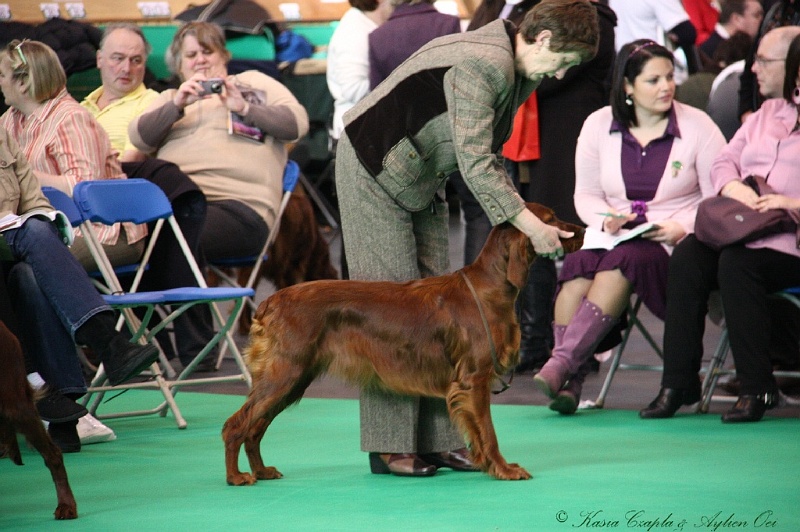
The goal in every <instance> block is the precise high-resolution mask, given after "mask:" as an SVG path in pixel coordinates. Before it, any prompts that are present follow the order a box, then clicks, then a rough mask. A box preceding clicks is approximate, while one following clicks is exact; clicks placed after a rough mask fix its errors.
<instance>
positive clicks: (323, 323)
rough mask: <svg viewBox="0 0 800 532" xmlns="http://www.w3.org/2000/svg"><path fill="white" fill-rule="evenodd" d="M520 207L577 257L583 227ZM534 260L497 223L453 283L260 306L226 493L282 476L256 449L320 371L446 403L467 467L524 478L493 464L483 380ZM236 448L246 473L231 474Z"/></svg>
mask: <svg viewBox="0 0 800 532" xmlns="http://www.w3.org/2000/svg"><path fill="white" fill-rule="evenodd" d="M528 208H529V209H530V210H531V211H533V213H534V214H536V215H537V216H538V217H539V218H540V219H541V220H543V221H544V222H546V223H548V224H550V225H554V226H557V227H559V228H561V229H564V230H566V231H572V232H574V233H575V236H574V237H573V238H570V239H569V240H565V241H563V242H562V244H563V246H564V249H565V251H567V252H570V251H575V250H577V249H579V248H580V247H581V244H582V242H583V229H582V228H580V227H578V226H575V225H572V224H567V223H564V222H561V221H559V220H558V219H556V217H555V215H554V214H553V211H552V210H550V209H548V208H547V207H543V206H541V205H537V204H534V203H529V204H528ZM535 257H536V255H535V253H534V250H533V246H532V245H531V243H530V240H529V239H528V238H527V237H526V236H525V235H524V234H523V233H521V232H520V231H519V230H517V229H516V228H515V227H514V226H512V225H511V224H510V223H504V224H501V225H499V226H497V227H495V228H494V229H493V230H492V232H491V234H490V235H489V238H488V240H487V242H486V245H485V246H484V248H483V250H482V251H481V254H480V256H479V257H478V258H477V260H476V261H475V262H474V263H473V264H471V265H469V266H466V267H465V268H463V269H462V270H459V271H458V272H455V273H451V274H448V275H443V276H440V277H429V278H426V279H420V280H416V281H410V282H406V283H391V282H368V281H314V282H309V283H303V284H299V285H296V286H292V287H290V288H286V289H284V290H280V291H278V292H276V293H275V294H274V295H272V296H271V297H270V298H268V299H267V300H266V301H264V302H262V303H261V305H260V306H259V308H258V311H257V312H256V315H255V317H254V320H253V325H252V327H251V329H250V344H249V346H248V348H247V349H246V351H245V352H246V356H247V358H248V365H249V367H250V371H251V372H252V376H253V389H252V390H251V391H250V394H249V396H248V397H247V400H246V401H245V403H244V405H243V406H242V408H241V409H239V411H238V412H236V413H235V414H233V415H232V416H231V417H230V418H229V419H228V420H227V422H226V423H225V426H224V427H223V429H222V439H223V440H224V442H225V467H226V470H227V481H228V484H232V485H237V486H238V485H243V484H253V483H254V482H256V480H270V479H276V478H281V476H282V474H281V473H280V472H279V471H278V470H277V469H275V468H274V467H267V466H265V465H264V462H263V460H262V458H261V449H260V444H261V439H262V438H263V437H264V434H265V432H266V430H267V428H268V427H269V425H270V423H271V422H272V420H273V419H274V418H275V416H277V415H278V414H280V413H281V412H282V411H283V410H284V409H285V408H286V407H287V406H289V405H291V404H293V403H295V402H297V401H299V400H300V398H301V397H302V396H303V393H304V392H305V389H306V388H307V387H308V385H309V384H311V382H312V381H313V380H314V379H316V378H317V377H318V376H319V375H321V374H322V373H325V372H330V373H333V374H335V375H338V376H340V377H343V378H344V379H346V380H348V381H350V382H353V383H356V384H358V385H360V386H362V387H364V386H381V387H383V388H385V389H387V390H391V391H393V392H397V393H400V394H403V395H418V396H428V397H442V398H445V399H446V401H447V407H448V411H449V413H450V417H451V419H452V420H453V422H454V423H455V425H456V426H457V427H458V428H459V429H460V430H461V432H462V433H463V434H465V436H466V438H467V441H468V443H469V447H470V457H471V459H472V461H473V462H474V463H475V465H476V466H478V467H480V468H481V469H482V470H483V471H486V472H487V473H488V474H490V475H492V476H493V477H495V478H499V479H504V480H522V479H529V478H530V474H529V473H528V472H527V471H525V469H523V468H522V467H520V466H519V465H517V464H509V463H507V462H506V461H505V459H504V458H503V456H502V455H501V454H500V450H499V448H498V445H497V437H496V435H495V431H494V426H493V425H492V418H491V414H490V411H489V403H490V400H489V398H490V388H491V385H492V382H493V381H494V380H495V379H496V378H497V377H498V376H499V375H501V374H502V373H504V372H505V371H506V370H508V369H511V368H513V367H514V366H515V365H516V364H517V362H518V358H519V340H520V332H519V325H518V323H517V318H516V314H515V312H514V302H515V300H516V298H517V294H518V293H519V290H520V288H521V287H522V286H523V285H524V284H525V281H526V279H527V275H528V270H529V268H530V265H531V263H532V262H533V260H534V258H535ZM466 279H468V280H469V284H468V282H467V281H466ZM470 284H471V285H472V287H473V288H474V290H475V294H476V296H477V299H476V296H473V293H472V291H471V289H470V286H469V285H470ZM479 305H480V308H482V310H483V315H484V316H485V320H486V321H485V322H484V319H483V318H482V316H481V311H480V310H479ZM487 330H488V331H487ZM487 332H489V333H490V336H491V337H489V335H488V334H487ZM493 351H494V353H493ZM242 445H244V448H245V452H246V453H247V458H248V460H249V462H250V468H251V470H252V473H243V472H241V471H239V451H240V448H241V446H242Z"/></svg>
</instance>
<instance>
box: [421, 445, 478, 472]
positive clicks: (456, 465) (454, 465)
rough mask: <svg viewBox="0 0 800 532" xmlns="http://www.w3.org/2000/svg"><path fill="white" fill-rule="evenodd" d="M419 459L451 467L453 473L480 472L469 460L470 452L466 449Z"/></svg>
mask: <svg viewBox="0 0 800 532" xmlns="http://www.w3.org/2000/svg"><path fill="white" fill-rule="evenodd" d="M419 457H420V458H422V460H424V461H425V462H427V463H429V464H431V465H434V466H436V467H449V468H450V469H452V470H453V471H480V469H478V468H477V467H475V464H473V463H472V460H470V459H469V451H467V450H466V449H464V448H462V449H456V450H455V451H444V452H441V453H431V454H421V455H419Z"/></svg>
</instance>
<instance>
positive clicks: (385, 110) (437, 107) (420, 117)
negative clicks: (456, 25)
mask: <svg viewBox="0 0 800 532" xmlns="http://www.w3.org/2000/svg"><path fill="white" fill-rule="evenodd" d="M515 35H516V29H515V27H514V25H513V24H511V23H510V22H506V21H503V20H498V21H495V22H493V23H491V24H488V25H486V26H485V27H483V28H481V29H480V30H477V31H474V32H467V33H461V34H456V35H447V36H445V37H440V38H438V39H434V40H433V41H431V42H430V43H428V44H427V45H425V46H424V47H422V48H421V49H420V50H419V51H418V52H417V53H415V54H414V55H412V56H411V57H410V58H409V59H408V60H407V61H405V62H404V63H403V64H402V65H400V67H398V68H397V69H396V70H395V71H394V72H392V74H391V75H390V76H389V77H388V78H387V79H386V80H385V81H384V82H383V83H381V84H380V85H378V86H377V87H376V88H375V90H374V91H372V92H371V93H370V94H368V95H367V96H366V97H365V98H364V99H362V100H361V101H360V102H359V103H357V104H356V105H355V106H354V107H353V108H352V109H351V110H350V111H348V112H347V113H346V114H345V116H344V122H345V134H346V135H347V136H348V138H349V139H350V142H351V143H352V145H353V148H354V150H355V152H356V155H357V156H358V159H359V161H360V162H361V164H362V165H363V166H364V168H365V169H366V170H367V171H368V172H369V174H370V175H372V176H373V177H374V178H375V180H376V181H377V182H378V183H379V184H380V185H381V187H383V189H384V190H385V191H386V193H387V194H388V195H389V196H390V197H391V198H393V199H394V200H395V201H396V202H397V203H398V204H399V205H400V206H401V207H402V208H404V209H406V210H408V211H411V212H417V211H420V210H422V209H425V208H427V207H428V206H430V205H431V204H432V202H433V200H434V198H435V196H436V193H437V191H438V190H440V188H441V187H442V186H443V184H444V181H445V180H446V179H447V176H449V175H450V174H451V173H453V172H455V171H456V170H460V171H461V174H462V175H463V177H464V181H465V182H466V183H467V185H468V186H469V188H470V190H471V191H472V193H473V194H474V195H475V197H476V198H477V200H478V202H479V203H480V204H481V206H482V207H483V210H484V211H485V212H486V213H487V214H488V215H489V219H490V220H491V221H492V223H493V224H498V223H501V222H504V221H506V220H508V219H509V218H512V217H514V216H516V215H517V214H519V213H520V212H521V211H522V209H523V208H524V204H523V201H522V199H521V198H520V197H519V194H517V192H516V190H515V188H514V185H513V184H512V183H511V181H510V180H509V178H508V175H507V174H506V172H505V170H504V169H503V164H502V161H501V160H500V159H499V158H498V156H497V155H496V154H497V153H498V151H499V150H500V148H501V147H502V145H503V143H504V142H505V141H506V140H507V139H508V137H509V135H510V133H511V126H512V123H513V119H514V113H516V111H517V108H518V107H519V105H520V103H521V102H522V101H524V100H525V99H526V98H527V97H528V96H529V95H530V93H531V92H532V91H533V90H534V89H535V88H536V85H537V83H536V82H533V81H531V80H528V79H527V78H525V77H523V76H521V75H518V74H517V72H516V70H515V68H514V42H515Z"/></svg>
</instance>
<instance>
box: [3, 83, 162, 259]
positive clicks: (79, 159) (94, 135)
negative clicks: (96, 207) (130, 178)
mask: <svg viewBox="0 0 800 532" xmlns="http://www.w3.org/2000/svg"><path fill="white" fill-rule="evenodd" d="M0 125H2V127H4V128H5V129H6V130H8V132H9V133H10V134H11V136H12V137H14V139H16V141H17V143H19V145H20V147H21V148H22V151H23V152H24V153H25V156H26V157H27V159H28V161H29V162H30V164H31V167H32V168H33V170H34V172H35V173H36V174H37V175H40V174H48V175H51V176H58V177H60V178H62V179H63V180H64V182H65V183H64V184H65V185H66V186H61V187H59V188H61V189H63V190H65V191H68V192H69V193H70V194H72V189H73V188H74V187H75V185H76V184H77V183H79V182H81V181H88V180H93V179H125V178H126V176H125V174H124V173H123V171H122V167H121V166H120V163H119V161H118V160H117V153H116V152H114V151H113V150H112V148H111V142H110V141H109V139H108V135H107V134H106V132H105V131H104V130H103V128H102V127H101V126H100V124H98V123H97V121H96V120H95V119H94V117H93V116H92V115H91V114H90V113H89V112H88V111H87V110H86V109H84V108H83V107H81V106H80V104H79V103H78V102H76V101H75V99H74V98H73V97H72V96H70V95H69V93H68V92H67V90H66V89H62V90H61V92H59V93H58V94H57V95H56V96H55V97H54V98H52V99H51V100H49V101H47V102H45V104H44V105H42V106H41V107H39V108H38V109H36V111H34V112H33V113H32V114H31V115H30V116H25V115H24V114H22V112H20V111H19V110H17V109H15V108H13V107H12V108H11V109H9V110H8V111H6V112H5V113H4V114H3V116H2V117H0ZM94 228H95V232H96V233H97V236H98V237H99V238H100V241H101V242H102V243H103V244H107V245H113V244H116V242H117V239H118V238H119V224H115V225H113V226H107V225H101V224H95V225H94ZM125 231H126V234H127V239H128V243H129V244H133V243H135V242H138V241H139V240H141V239H143V238H144V237H145V236H146V235H147V226H146V225H134V224H130V223H126V224H125Z"/></svg>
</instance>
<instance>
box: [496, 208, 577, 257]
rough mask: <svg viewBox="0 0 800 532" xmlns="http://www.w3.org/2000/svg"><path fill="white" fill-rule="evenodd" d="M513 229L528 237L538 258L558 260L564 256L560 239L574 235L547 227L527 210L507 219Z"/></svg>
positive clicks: (550, 226)
mask: <svg viewBox="0 0 800 532" xmlns="http://www.w3.org/2000/svg"><path fill="white" fill-rule="evenodd" d="M509 222H511V224H512V225H514V227H516V228H517V229H519V230H520V231H522V232H523V233H525V234H526V235H528V238H530V240H531V244H533V249H534V251H536V254H537V255H538V256H540V257H545V258H547V259H554V260H555V259H558V258H561V257H563V256H564V248H563V247H562V246H561V239H562V238H564V239H566V238H572V237H573V236H574V235H575V234H574V233H571V232H569V231H562V230H561V229H559V228H557V227H553V226H552V225H547V224H546V223H544V222H543V221H541V220H540V219H539V218H537V217H536V215H535V214H533V213H532V212H531V211H529V210H528V209H525V210H523V211H522V212H520V213H519V214H518V215H516V216H515V217H513V218H511V219H509Z"/></svg>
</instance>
